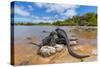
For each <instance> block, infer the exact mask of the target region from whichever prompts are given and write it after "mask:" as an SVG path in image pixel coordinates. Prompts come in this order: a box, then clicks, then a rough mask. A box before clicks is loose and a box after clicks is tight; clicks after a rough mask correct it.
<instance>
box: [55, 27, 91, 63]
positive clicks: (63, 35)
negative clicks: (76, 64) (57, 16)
mask: <svg viewBox="0 0 100 67" xmlns="http://www.w3.org/2000/svg"><path fill="white" fill-rule="evenodd" d="M55 31H56V32H57V35H58V38H59V39H60V40H59V39H58V40H59V41H60V42H61V43H63V44H64V45H65V46H67V48H68V52H69V54H70V55H71V56H73V57H75V58H77V59H81V62H83V58H86V57H90V56H89V55H79V54H76V53H75V52H73V50H72V49H71V47H70V44H69V39H68V36H67V34H66V32H65V31H64V30H62V29H60V28H57V29H56V30H55ZM56 43H57V42H56Z"/></svg>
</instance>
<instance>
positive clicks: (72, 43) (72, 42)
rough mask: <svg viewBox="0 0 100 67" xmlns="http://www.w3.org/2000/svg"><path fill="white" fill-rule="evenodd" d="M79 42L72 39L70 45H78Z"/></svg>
mask: <svg viewBox="0 0 100 67" xmlns="http://www.w3.org/2000/svg"><path fill="white" fill-rule="evenodd" d="M77 44H78V42H77V41H70V45H71V46H74V45H77Z"/></svg>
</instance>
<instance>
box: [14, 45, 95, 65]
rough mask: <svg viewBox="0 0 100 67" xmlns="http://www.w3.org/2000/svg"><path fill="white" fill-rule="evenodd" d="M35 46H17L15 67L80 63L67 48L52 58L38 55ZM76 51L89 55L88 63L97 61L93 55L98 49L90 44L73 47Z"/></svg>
mask: <svg viewBox="0 0 100 67" xmlns="http://www.w3.org/2000/svg"><path fill="white" fill-rule="evenodd" d="M34 47H37V46H33V45H15V65H28V64H33V65H36V64H51V63H52V64H53V63H70V62H80V59H76V58H74V57H72V56H71V55H70V54H69V53H68V51H67V48H64V49H63V50H62V51H61V52H57V53H56V54H54V55H52V56H50V57H42V56H40V55H38V54H37V50H38V48H37V49H35V48H34ZM72 48H73V49H74V51H75V52H76V53H78V54H81V55H87V54H89V55H90V57H88V58H85V59H84V62H86V61H96V60H97V55H96V54H95V53H93V51H95V50H96V47H94V46H91V45H89V44H86V45H79V46H74V47H72Z"/></svg>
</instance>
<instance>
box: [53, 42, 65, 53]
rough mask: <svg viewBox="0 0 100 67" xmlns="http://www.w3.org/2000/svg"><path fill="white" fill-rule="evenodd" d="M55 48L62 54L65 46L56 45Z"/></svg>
mask: <svg viewBox="0 0 100 67" xmlns="http://www.w3.org/2000/svg"><path fill="white" fill-rule="evenodd" d="M54 47H55V49H56V51H57V52H60V51H61V50H62V49H63V48H64V45H63V44H56V45H55V46H54Z"/></svg>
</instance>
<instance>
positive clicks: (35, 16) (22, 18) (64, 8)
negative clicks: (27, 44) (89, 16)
mask: <svg viewBox="0 0 100 67" xmlns="http://www.w3.org/2000/svg"><path fill="white" fill-rule="evenodd" d="M13 7H14V8H12V9H14V12H12V15H14V21H15V22H33V23H38V22H50V23H51V22H53V21H57V20H60V21H62V20H64V19H67V18H71V17H73V16H75V15H83V14H85V13H88V12H94V13H97V8H96V6H83V5H69V4H57V3H34V2H18V1H15V2H14V5H13Z"/></svg>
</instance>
